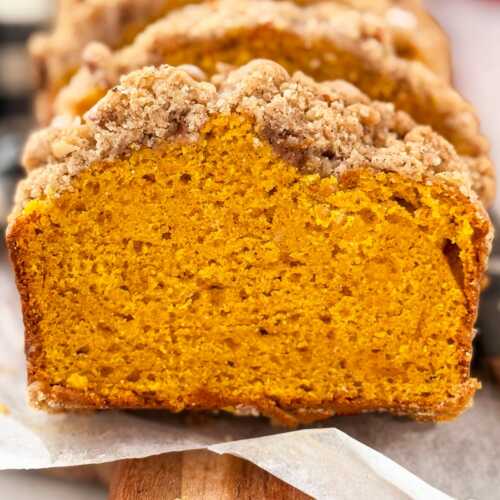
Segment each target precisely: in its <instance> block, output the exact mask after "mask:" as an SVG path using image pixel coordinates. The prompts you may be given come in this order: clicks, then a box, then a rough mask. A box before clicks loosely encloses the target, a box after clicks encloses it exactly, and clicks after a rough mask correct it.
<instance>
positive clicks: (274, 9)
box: [25, 0, 495, 205]
mask: <svg viewBox="0 0 500 500" xmlns="http://www.w3.org/2000/svg"><path fill="white" fill-rule="evenodd" d="M259 3H260V5H259V6H257V5H256V4H255V2H249V1H248V0H238V1H236V2H235V1H220V2H215V3H211V4H204V5H197V6H190V7H188V8H187V9H183V10H179V11H178V12H175V13H173V14H171V15H169V16H167V17H166V18H164V19H162V20H160V21H158V22H156V23H155V24H153V25H151V26H150V27H149V28H148V29H146V30H145V31H144V32H143V33H142V34H141V35H140V36H138V37H137V38H136V40H135V41H134V43H133V44H132V45H130V46H128V47H126V48H124V49H122V50H120V51H117V52H114V53H112V52H110V51H109V49H107V48H106V47H104V46H103V45H100V44H91V45H90V46H89V47H88V48H87V50H86V51H85V54H84V66H83V67H82V68H81V70H80V71H79V72H78V73H77V74H76V75H75V77H74V78H73V79H72V81H71V83H70V85H68V86H67V87H66V88H65V89H63V91H62V92H61V93H60V95H59V96H58V98H57V102H56V104H55V109H56V110H57V113H58V114H70V115H71V114H75V112H76V113H79V109H80V107H81V106H80V102H81V99H82V95H89V94H91V93H92V92H95V89H109V88H111V87H112V86H113V85H115V84H116V83H117V82H118V79H119V77H120V75H123V74H126V73H128V72H129V71H132V70H135V69H139V68H141V67H143V66H145V65H151V64H152V65H158V64H161V63H162V62H163V59H164V55H163V54H162V51H160V50H158V48H159V47H162V48H166V47H168V50H169V51H171V52H172V53H174V52H175V51H176V50H182V48H183V47H188V46H190V45H192V44H199V45H205V44H210V43H211V42H213V41H214V40H219V39H221V40H222V39H224V38H225V37H227V36H228V34H229V33H232V32H238V31H241V30H243V31H245V30H247V31H249V32H254V31H255V32H256V33H257V32H259V30H267V31H269V30H270V31H272V30H275V31H277V32H288V33H291V34H293V35H294V36H298V37H300V38H301V39H304V40H307V41H308V42H312V41H314V40H328V43H331V44H332V46H334V47H338V48H340V49H341V50H343V51H347V52H348V53H351V54H353V55H354V56H355V57H356V58H357V59H359V60H360V61H361V62H362V66H363V68H364V69H365V71H366V72H370V73H371V72H373V73H375V74H376V75H379V76H380V78H381V79H382V80H384V81H388V82H391V86H393V87H394V88H396V89H397V88H402V89H405V92H404V93H402V94H401V96H400V97H399V100H400V101H401V102H398V105H402V106H403V107H404V105H405V102H406V101H408V103H409V106H410V108H411V109H412V113H413V112H414V113H415V117H414V118H415V119H416V120H417V121H419V122H421V123H424V124H426V123H430V121H432V123H431V124H432V126H433V127H435V128H436V129H437V131H438V132H439V133H441V134H442V135H443V136H444V137H445V138H447V139H448V140H450V141H451V142H452V143H453V144H454V146H455V147H457V150H458V151H459V153H460V154H463V155H464V156H468V157H470V158H471V159H470V161H468V162H467V163H468V165H469V166H470V168H471V172H472V176H473V178H474V180H475V183H476V184H475V190H476V192H477V193H478V194H479V195H480V197H481V199H482V200H483V201H484V203H485V204H486V205H489V204H490V203H491V201H492V199H493V198H494V192H495V179H494V170H493V168H492V166H491V162H490V160H489V159H488V153H489V145H488V142H487V140H486V139H485V138H484V137H483V135H482V134H481V132H480V130H479V124H478V119H477V117H476V115H475V112H474V110H473V108H472V106H471V105H470V104H469V103H468V102H466V101H465V100H464V99H463V98H462V97H461V96H460V95H459V94H458V93H457V92H456V91H455V90H454V89H452V88H451V87H450V86H449V85H448V84H447V83H446V82H445V81H444V80H442V79H440V78H439V77H437V76H436V75H434V74H433V73H432V72H431V71H430V70H428V69H427V68H426V67H424V66H423V65H421V64H420V63H417V62H412V61H407V60H405V59H402V58H400V57H398V56H397V55H395V54H394V52H393V48H392V45H391V42H390V33H389V31H388V29H387V26H386V25H385V24H384V23H383V22H382V21H381V20H380V19H379V18H377V17H375V16H373V15H371V14H366V13H359V12H356V11H352V10H345V9H341V8H339V7H338V5H332V4H330V3H329V2H327V3H322V4H318V5H314V6H312V7H308V8H306V9H304V8H300V7H298V6H296V5H292V4H287V3H281V2H278V3H275V2H269V1H266V0H262V1H261V2H259ZM334 13H335V14H334ZM365 90H366V89H365ZM25 164H26V165H27V166H28V168H33V162H32V161H30V159H29V155H27V156H26V163H25ZM479 171H480V172H481V175H479V174H477V172H479ZM474 172H476V173H474Z"/></svg>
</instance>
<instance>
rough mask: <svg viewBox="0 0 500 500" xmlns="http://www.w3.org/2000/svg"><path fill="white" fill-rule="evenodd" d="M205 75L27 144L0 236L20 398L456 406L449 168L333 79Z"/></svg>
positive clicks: (176, 73) (470, 233) (455, 247)
mask: <svg viewBox="0 0 500 500" xmlns="http://www.w3.org/2000/svg"><path fill="white" fill-rule="evenodd" d="M217 80H218V87H215V86H214V85H212V84H209V83H206V82H197V81H195V80H193V79H192V78H191V77H189V75H188V74H187V73H185V72H183V71H180V70H177V69H174V68H171V67H166V66H164V67H161V68H159V69H154V68H146V69H144V70H141V71H138V72H135V73H132V74H130V75H128V76H127V77H125V78H124V79H123V80H122V82H121V84H120V85H119V86H118V87H116V89H115V91H114V92H110V93H108V94H107V96H106V97H105V98H103V99H102V100H101V101H100V102H99V103H98V104H97V106H96V107H95V108H94V109H93V110H92V112H91V113H89V114H88V115H87V118H86V119H84V120H83V122H80V121H79V120H77V121H76V122H75V123H74V124H73V125H67V126H65V127H62V128H59V129H49V130H47V131H45V141H46V142H45V143H43V141H42V137H41V136H40V135H38V140H39V141H40V144H45V146H44V148H42V149H41V152H42V153H43V152H45V155H46V166H44V167H41V168H39V169H37V170H34V171H33V172H31V174H30V175H29V177H28V179H27V180H26V181H24V182H23V183H22V184H21V186H20V188H19V190H18V198H17V206H16V209H15V211H14V213H13V215H12V217H11V221H10V225H9V229H8V237H7V240H8V246H9V250H10V254H11V257H12V261H13V263H14V267H15V270H16V278H17V283H18V287H19V290H20V293H21V298H22V301H23V312H24V320H25V325H26V346H27V355H28V378H29V383H30V388H31V397H32V401H33V403H34V404H36V405H38V406H40V407H42V408H58V409H70V408H101V409H104V408H164V409H168V410H170V411H174V412H178V411H182V410H218V409H222V410H227V411H230V412H236V413H238V412H248V411H249V409H252V412H254V411H255V412H260V413H261V414H263V415H266V416H269V417H272V418H274V419H276V420H278V421H279V422H281V423H283V424H286V425H295V424H297V423H302V422H308V421H312V420H318V419H321V418H326V417H328V416H329V415H332V414H334V413H338V414H350V413H358V412H361V411H389V412H392V413H394V414H402V415H409V416H412V417H414V418H418V419H430V420H441V419H450V418H453V417H455V416H456V415H458V414H459V413H460V412H461V411H463V410H464V408H466V407H467V406H468V405H469V404H470V401H471V397H472V395H473V393H474V391H475V389H476V388H477V387H478V383H477V381H476V380H474V379H471V378H470V374H469V369H470V359H471V343H472V328H473V323H474V320H475V317H476V312H477V302H478V292H479V287H480V280H481V277H482V274H483V271H484V267H485V260H486V257H487V254H488V251H489V244H490V225H489V221H488V218H487V215H486V214H485V212H484V209H483V208H482V205H481V203H480V202H479V201H478V200H477V198H476V195H475V194H474V193H473V191H472V190H471V187H470V178H469V174H468V170H467V168H466V166H465V165H464V164H463V161H462V160H461V159H460V157H459V156H458V155H457V154H456V152H455V151H454V150H453V148H452V147H451V146H450V145H449V144H448V143H447V142H446V141H445V140H443V139H442V138H440V137H439V136H438V135H436V134H435V133H434V132H432V131H431V129H429V128H427V127H419V126H416V125H415V124H414V123H413V122H412V121H411V119H410V118H409V117H407V116H406V115H405V114H404V113H400V112H394V111H393V109H392V107H391V106H390V105H388V104H384V103H378V102H372V101H370V100H369V99H368V98H367V97H366V96H364V95H363V94H361V93H360V92H358V91H357V90H356V89H354V88H353V87H352V86H350V85H348V84H347V83H345V82H331V83H327V84H317V83H315V82H313V81H312V80H310V79H309V78H307V77H305V76H303V75H301V74H296V75H294V76H292V77H290V76H289V75H288V74H287V72H286V71H285V70H284V69H283V68H282V67H280V66H279V65H277V64H275V63H271V62H269V61H255V62H253V63H251V64H249V65H247V66H244V67H243V68H241V69H240V70H237V71H234V72H231V73H228V74H225V75H220V76H218V78H217ZM42 153H41V154H42Z"/></svg>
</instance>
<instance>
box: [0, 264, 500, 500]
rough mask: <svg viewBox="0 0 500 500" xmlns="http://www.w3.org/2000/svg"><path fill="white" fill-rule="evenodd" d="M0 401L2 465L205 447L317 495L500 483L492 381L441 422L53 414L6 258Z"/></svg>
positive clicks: (466, 491)
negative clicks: (35, 381) (30, 362)
mask: <svg viewBox="0 0 500 500" xmlns="http://www.w3.org/2000/svg"><path fill="white" fill-rule="evenodd" d="M0 405H3V410H2V406H0V469H23V468H29V469H35V468H45V467H58V466H68V465H80V464H90V463H102V462H107V461H114V460H118V459H123V458H132V457H143V456H149V455H156V454H159V453H164V452H167V451H178V450H184V449H193V448H200V447H206V448H208V449H210V450H212V451H215V452H217V453H231V454H234V455H236V456H239V457H242V458H245V459H247V460H250V461H252V462H254V463H255V464H256V465H258V466H260V467H262V468H263V469H265V470H267V471H269V472H271V473H272V474H274V475H275V476H277V477H279V478H281V479H283V480H284V481H286V482H288V483H290V484H291V485H293V486H295V487H297V488H299V489H301V490H302V491H304V492H305V493H308V494H309V495H311V496H313V497H315V498H324V499H335V500H342V499H346V500H347V499H349V500H351V499H353V498H356V499H370V500H372V499H384V500H386V499H403V498H404V499H407V498H415V499H422V500H428V499H446V498H450V497H448V496H447V495H445V494H444V493H441V492H440V491H438V490H437V489H435V488H440V489H441V490H442V491H446V493H447V494H449V495H454V496H455V497H456V498H460V499H464V500H465V499H469V498H474V499H476V500H480V499H481V500H482V499H485V500H487V499H494V498H499V493H500V425H499V424H500V391H499V392H498V393H497V392H496V391H495V390H494V389H493V388H492V387H491V386H490V385H489V384H488V383H487V384H486V386H485V388H484V390H483V391H481V392H480V393H479V395H478V396H477V398H476V404H475V406H474V408H473V409H472V410H470V411H469V412H467V413H466V414H465V415H463V416H462V417H461V418H459V419H458V420H456V421H455V422H453V423H449V424H439V425H435V424H422V423H416V422H411V421H408V420H406V419H395V418H392V417H390V416H386V415H362V416H358V417H337V418H332V419H330V420H329V421H327V422H323V423H321V424H319V425H316V426H315V427H314V428H312V429H305V430H300V431H294V432H283V431H282V430H280V429H276V428H273V427H271V426H270V425H269V423H268V422H267V421H265V420H264V419H256V418H252V417H245V418H236V417H230V416H227V415H219V416H214V417H207V419H205V420H203V421H202V422H197V423H193V421H192V419H186V417H179V416H173V415H168V414H165V413H161V412H142V413H134V414H132V413H125V412H118V411H113V412H111V411H110V412H98V413H76V414H71V415H66V414H63V415H46V414H45V413H43V412H38V411H35V410H32V409H31V408H30V407H29V406H28V405H27V402H26V381H25V366H24V353H23V327H22V322H21V314H20V311H19V304H18V297H17V292H16V291H15V288H14V284H13V279H12V275H11V272H10V270H9V268H8V267H7V265H6V263H5V261H4V260H3V259H2V264H0ZM2 413H3V414H2ZM342 431H343V432H342ZM349 436H351V437H349ZM354 438H355V439H354ZM358 440H359V441H358ZM362 443H365V444H362ZM365 445H368V446H371V447H372V448H374V449H375V450H378V451H379V452H381V453H384V454H385V455H387V457H390V458H391V459H393V460H395V461H396V462H398V463H399V464H401V465H402V466H404V467H406V468H407V469H408V470H410V471H412V472H413V473H414V474H417V475H418V476H420V477H421V478H423V479H424V480H425V481H427V482H428V483H430V484H432V485H433V486H434V487H435V488H433V487H431V486H429V485H428V484H426V483H425V482H424V481H422V480H421V479H419V478H417V477H416V476H415V475H413V474H412V473H410V472H408V470H405V469H403V467H401V466H399V465H397V464H396V463H395V462H393V461H392V460H390V459H389V458H387V457H386V456H384V455H382V454H381V453H378V452H377V451H374V450H373V449H371V448H369V447H368V446H365Z"/></svg>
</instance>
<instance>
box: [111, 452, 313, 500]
mask: <svg viewBox="0 0 500 500" xmlns="http://www.w3.org/2000/svg"><path fill="white" fill-rule="evenodd" d="M309 498H311V497H309V496H308V495H305V494H304V493H302V492H300V491H299V490H297V489H295V488H293V487H291V486H290V485H288V484H286V483H284V482H283V481H281V480H279V479H277V478H275V477H274V476H272V475H271V474H268V473H267V472H265V471H263V470H262V469H259V468H258V467H257V466H255V465H254V464H252V463H250V462H247V461H245V460H241V459H239V458H236V457H233V456H231V455H217V454H215V453H211V452H208V451H189V452H182V453H168V454H165V455H158V456H155V457H148V458H144V459H138V460H124V461H122V462H118V463H117V464H116V465H115V467H114V470H113V471H112V473H111V476H110V484H109V499H110V500H177V499H179V500H180V499H182V500H233V499H238V500H281V499H283V500H285V499H286V500H306V499H309Z"/></svg>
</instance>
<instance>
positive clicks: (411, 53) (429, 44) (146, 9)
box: [29, 0, 451, 124]
mask: <svg viewBox="0 0 500 500" xmlns="http://www.w3.org/2000/svg"><path fill="white" fill-rule="evenodd" d="M201 1H202V0H83V1H82V0H60V2H59V9H58V13H57V14H58V15H57V18H56V21H55V26H54V28H53V30H52V32H50V33H37V34H36V35H35V36H34V37H33V38H32V39H31V41H30V46H29V48H30V52H31V55H32V58H33V61H34V65H35V70H36V74H37V80H38V86H39V92H38V95H37V99H36V112H37V117H38V119H39V121H40V122H41V123H45V124H46V123H48V121H50V119H51V118H52V116H53V101H54V98H55V96H56V95H57V93H58V92H59V90H60V89H61V88H62V87H63V86H64V85H66V84H67V83H68V81H69V79H70V78H71V76H72V75H73V74H74V73H75V71H76V70H77V69H78V68H79V66H80V65H81V63H82V52H83V49H84V48H85V46H86V45H87V44H88V43H90V42H93V41H99V42H103V43H105V44H106V45H108V46H109V47H111V48H113V49H116V48H119V47H122V46H124V45H126V44H128V43H130V42H131V41H132V40H133V39H134V37H135V36H136V35H137V34H138V33H140V32H141V31H142V30H143V29H144V28H145V27H146V26H147V25H148V24H149V23H151V22H153V21H155V20H157V19H159V18H160V17H162V16H164V15H166V14H167V13H168V12H171V11H173V10H175V9H178V8H180V7H183V6H185V5H187V4H196V3H201ZM254 1H257V0H254ZM319 1H320V0H295V3H297V4H303V5H307V4H314V3H319ZM325 1H327V2H329V3H332V4H335V3H337V4H340V5H344V6H346V7H350V8H355V9H358V10H360V11H366V12H372V13H375V14H377V15H380V16H382V17H383V18H384V19H385V20H386V22H387V27H388V29H389V30H390V31H391V32H392V35H393V38H394V44H395V48H396V50H397V52H398V54H399V55H401V57H405V58H408V59H415V60H419V61H422V62H423V63H424V64H426V65H427V66H429V67H430V68H431V69H432V70H433V71H435V72H436V73H437V74H439V75H440V76H442V77H443V78H445V79H447V80H449V78H450V73H451V69H450V55H449V54H450V51H449V46H448V40H447V38H446V36H445V34H444V33H443V31H442V30H441V28H440V27H439V26H438V25H437V23H436V22H435V21H434V20H433V19H432V17H431V16H430V15H429V14H428V13H427V12H426V11H425V9H424V8H423V6H422V3H421V1H420V0H325Z"/></svg>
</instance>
